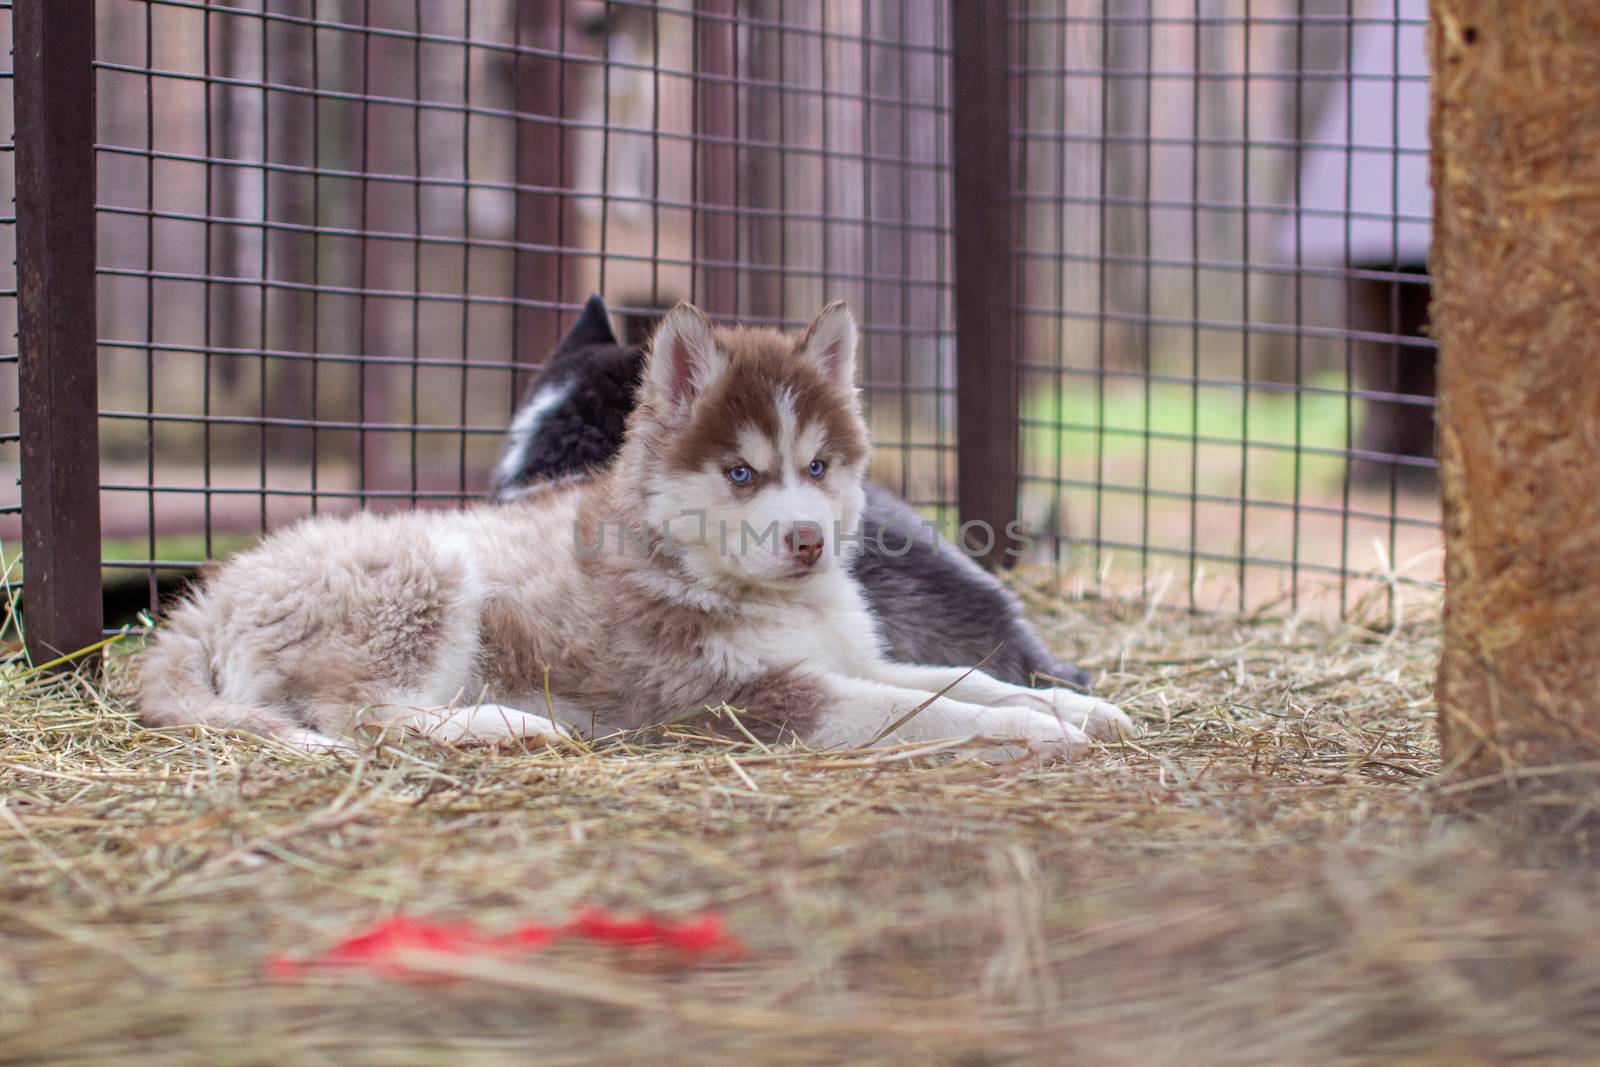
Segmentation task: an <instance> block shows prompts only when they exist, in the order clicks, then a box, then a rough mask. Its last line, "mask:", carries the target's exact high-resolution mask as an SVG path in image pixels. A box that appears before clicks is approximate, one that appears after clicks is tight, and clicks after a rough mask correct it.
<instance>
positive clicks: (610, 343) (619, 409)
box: [490, 295, 1089, 687]
mask: <svg viewBox="0 0 1600 1067" xmlns="http://www.w3.org/2000/svg"><path fill="white" fill-rule="evenodd" d="M643 374H644V351H643V349H641V348H638V347H632V346H627V345H623V344H620V343H619V342H618V340H617V337H616V334H614V333H613V332H612V330H611V319H610V313H609V312H608V311H607V309H606V305H605V301H604V300H602V299H601V298H600V297H599V296H598V295H596V296H591V297H590V298H589V302H588V303H587V304H585V305H584V308H583V313H582V314H581V315H579V316H578V321H577V322H575V323H574V324H573V326H572V329H570V330H569V331H568V332H567V335H566V336H565V337H564V338H562V340H561V343H560V344H559V345H557V346H556V349H555V351H554V352H552V353H551V354H550V358H549V359H548V360H547V361H546V362H545V364H544V366H543V368H541V369H540V371H539V373H538V375H536V376H535V377H534V380H533V382H532V384H531V385H530V386H529V388H528V396H527V399H526V400H525V401H524V402H523V404H522V407H521V408H519V409H518V411H517V413H516V415H515V416H514V417H513V418H512V420H511V429H510V432H509V433H508V434H507V435H506V443H505V447H504V449H503V450H502V451H501V455H500V462H499V463H498V464H497V465H496V467H495V473H494V484H493V487H492V488H491V490H490V499H492V500H496V501H500V502H506V501H513V500H519V499H522V498H524V497H526V496H527V495H529V494H530V493H537V492H540V491H542V490H543V489H544V488H545V487H548V486H550V485H552V484H560V483H561V482H564V481H567V480H570V479H574V478H582V477H587V476H589V475H591V474H593V473H594V472H596V471H601V470H604V469H606V468H607V467H609V466H610V465H611V463H612V462H613V461H614V460H615V459H616V457H617V453H618V452H619V451H620V450H621V448H622V435H623V429H624V427H625V425H626V422H627V417H628V412H630V411H632V410H633V406H634V400H635V393H636V390H637V388H638V384H639V381H640V379H641V378H642V376H643ZM865 489H866V504H865V506H864V507H863V508H862V512H861V533H862V536H863V540H862V545H861V550H860V552H859V553H857V554H856V555H855V556H854V557H853V558H852V559H851V561H850V566H851V569H852V572H853V573H854V574H855V577H856V580H857V581H859V582H860V583H861V591H862V593H863V594H865V596H866V598H867V605H868V607H870V608H871V609H872V611H873V613H874V614H875V615H877V617H878V629H879V632H880V633H882V635H883V640H884V647H885V650H886V651H887V652H888V654H889V656H890V658H891V659H896V660H899V661H900V662H902V663H938V664H943V665H947V666H966V665H970V664H973V663H979V662H981V663H982V664H983V670H984V672H985V673H986V674H992V675H994V676H995V677H996V678H1000V679H1003V680H1004V681H1008V682H1015V683H1016V684H1018V685H1051V684H1055V683H1060V682H1066V683H1069V684H1072V685H1075V686H1080V687H1087V686H1088V684H1089V676H1088V675H1087V674H1085V673H1084V672H1083V671H1082V670H1081V669H1080V668H1078V667H1076V666H1074V665H1073V664H1071V663H1067V662H1065V661H1063V660H1060V659H1058V658H1056V656H1054V655H1053V654H1052V653H1051V652H1050V650H1049V649H1048V648H1046V647H1045V644H1044V642H1043V641H1041V640H1040V639H1039V636H1038V635H1037V634H1036V633H1034V631H1033V627H1031V626H1029V625H1028V620H1027V618H1026V617H1025V616H1024V614H1023V610H1022V604H1021V603H1020V602H1019V601H1018V600H1017V597H1016V595H1015V594H1014V593H1012V592H1011V590H1009V589H1007V588H1006V587H1005V586H1004V585H1002V584H1000V582H999V581H998V580H997V579H996V578H995V577H994V576H993V575H992V574H990V573H989V572H988V571H986V570H984V569H983V568H982V567H980V566H978V565H977V564H976V563H975V562H973V561H972V560H971V559H970V558H968V557H967V556H965V555H963V554H962V553H961V552H960V551H959V550H958V549H957V548H956V547H955V545H953V544H951V543H950V542H949V541H947V540H945V538H943V537H941V536H940V535H939V533H938V531H937V530H935V529H932V528H929V527H928V526H926V525H925V524H924V523H923V520H922V516H920V515H918V514H917V513H916V512H915V511H913V510H912V509H911V508H910V507H908V506H907V505H906V503H905V502H904V501H902V500H900V499H899V498H897V497H896V496H895V495H894V494H893V493H891V492H890V491H889V490H888V489H885V488H884V487H883V486H881V485H878V484H877V483H875V482H871V481H868V482H867V483H865Z"/></svg>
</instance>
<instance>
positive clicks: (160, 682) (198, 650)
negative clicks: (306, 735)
mask: <svg viewBox="0 0 1600 1067" xmlns="http://www.w3.org/2000/svg"><path fill="white" fill-rule="evenodd" d="M207 615H208V613H207V611H206V610H205V603H204V600H203V594H197V595H196V597H195V598H194V599H193V600H187V601H184V602H183V603H182V604H181V605H179V606H178V607H177V608H176V609H175V610H174V611H172V613H171V614H170V615H168V616H167V618H166V619H165V620H164V621H163V622H162V624H161V628H160V629H159V630H157V631H156V635H155V637H154V638H153V639H152V640H151V642H150V645H149V647H148V648H146V649H145V652H144V655H143V656H142V658H141V662H140V664H139V697H138V700H139V715H140V717H141V718H143V719H144V721H145V723H146V724H147V725H150V726H189V725H197V724H198V725H203V726H214V727H217V728H219V729H236V730H249V731H250V732H252V733H257V734H262V735H264V736H278V735H282V734H284V733H286V732H287V731H289V730H291V729H293V728H294V727H295V725H296V723H295V722H293V721H292V720H291V719H290V718H289V717H288V716H287V715H285V714H284V713H283V712H281V711H279V710H277V709H274V708H271V707H265V706H261V705H252V704H247V703H242V702H239V701H235V700H230V699H228V698H227V697H224V696H223V695H222V694H221V693H220V692H218V690H217V682H216V670H215V667H214V665H213V657H212V649H211V642H210V639H209V638H210V633H211V627H210V625H209V622H208V619H207Z"/></svg>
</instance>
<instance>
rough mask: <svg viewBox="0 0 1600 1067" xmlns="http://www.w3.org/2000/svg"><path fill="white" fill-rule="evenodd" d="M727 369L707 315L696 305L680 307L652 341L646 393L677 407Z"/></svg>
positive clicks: (663, 324) (647, 361)
mask: <svg viewBox="0 0 1600 1067" xmlns="http://www.w3.org/2000/svg"><path fill="white" fill-rule="evenodd" d="M727 367H728V360H727V357H726V356H724V355H723V354H722V353H721V352H720V351H719V350H718V349H717V342H716V338H715V337H713V336H712V333H711V321H710V320H709V319H707V318H706V315H705V312H703V311H701V310H700V309H699V308H697V307H695V306H694V305H693V304H679V305H678V306H677V307H675V308H673V309H672V310H671V311H669V312H667V315H666V317H665V318H663V319H662V320H661V325H660V326H658V327H656V333H655V337H653V338H651V340H650V355H649V357H648V358H647V360H646V362H645V371H644V383H645V390H646V393H647V394H649V395H654V396H658V397H661V398H662V399H664V400H666V401H667V402H668V403H669V404H671V405H673V406H674V407H676V406H678V405H681V404H686V403H689V402H691V401H693V400H694V398H695V397H697V396H699V395H700V394H701V393H702V392H704V391H705V389H706V387H707V386H709V385H710V384H711V383H712V382H714V381H716V380H717V378H718V377H720V376H721V375H722V372H723V371H724V370H726V369H727Z"/></svg>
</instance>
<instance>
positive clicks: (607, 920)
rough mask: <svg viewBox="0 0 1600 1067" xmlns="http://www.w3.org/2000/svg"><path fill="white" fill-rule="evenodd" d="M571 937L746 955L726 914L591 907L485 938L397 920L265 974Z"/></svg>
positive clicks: (493, 950)
mask: <svg viewBox="0 0 1600 1067" xmlns="http://www.w3.org/2000/svg"><path fill="white" fill-rule="evenodd" d="M571 939H579V940H584V941H593V942H597V943H600V944H607V945H615V946H620V947H624V948H645V949H658V950H659V949H666V950H671V951H675V952H677V953H678V954H679V955H680V956H682V957H685V958H696V957H703V956H713V955H721V956H724V957H731V956H738V955H740V954H741V953H742V952H743V951H744V946H743V945H742V944H741V943H740V941H739V939H738V938H736V937H734V936H733V935H732V934H730V933H728V931H727V928H726V926H725V924H724V923H723V921H722V917H721V916H720V915H715V914H707V915H702V916H701V917H699V918H697V919H691V920H688V921H686V922H681V923H680V922H670V921H667V920H663V919H657V918H653V917H649V916H637V917H633V916H619V915H615V914H613V913H611V912H608V911H606V910H605V909H603V908H593V907H589V908H583V909H581V910H580V911H579V912H578V913H577V914H576V915H574V916H573V917H572V919H571V920H570V921H568V922H566V923H563V924H561V925H559V926H547V925H544V924H542V923H525V924H523V925H522V926H519V927H517V928H516V929H515V930H512V931H511V932H510V933H506V934H486V933H484V932H483V931H481V930H480V929H478V927H477V926H476V925H474V924H473V923H471V922H468V921H461V922H433V921H431V920H428V919H418V918H415V917H413V916H410V915H392V916H390V917H388V918H386V919H380V920H378V921H377V922H375V923H373V924H372V925H371V926H369V927H367V928H366V929H365V930H363V931H361V932H360V933H356V934H352V935H350V936H349V937H346V938H345V939H344V940H342V941H339V942H337V943H335V944H334V945H332V946H331V947H329V948H327V949H324V950H323V951H322V952H320V953H317V954H316V955H313V956H307V957H303V958H298V959H296V958H291V957H288V956H283V955H274V956H270V957H268V959H267V972H268V973H269V974H271V975H272V976H273V977H275V978H298V977H300V976H301V975H303V974H305V973H307V972H308V971H321V970H337V969H341V968H349V967H357V968H365V969H366V970H369V971H372V972H373V973H374V974H379V975H383V976H386V977H409V976H425V974H426V971H425V970H419V969H418V968H416V967H414V966H408V965H407V964H406V963H404V962H402V959H403V957H404V956H405V954H406V953H410V952H435V953H441V954H444V955H452V956H507V955H511V954H513V953H517V952H527V951H537V950H539V949H542V948H545V947H547V946H549V945H553V944H555V943H557V942H559V941H566V940H571Z"/></svg>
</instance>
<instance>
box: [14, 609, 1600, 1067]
mask: <svg viewBox="0 0 1600 1067" xmlns="http://www.w3.org/2000/svg"><path fill="white" fill-rule="evenodd" d="M1033 598H1034V599H1035V600H1042V599H1043V598H1042V596H1041V595H1040V594H1037V593H1035V594H1034V595H1033ZM1412 614H1413V615H1414V616H1418V617H1417V618H1416V619H1415V621H1411V622H1407V623H1405V624H1404V625H1403V626H1402V627H1401V628H1400V629H1399V630H1397V631H1394V632H1389V633H1379V632H1372V631H1365V630H1361V629H1358V628H1353V627H1338V628H1335V627H1328V626H1323V625H1318V624H1312V623H1309V622H1307V623H1300V624H1295V623H1292V622H1284V621H1282V620H1277V621H1240V620H1234V619H1219V618H1192V617H1182V616H1178V617H1172V616H1164V615H1154V616H1147V615H1146V614H1145V613H1144V612H1142V611H1137V610H1134V609H1131V608H1122V607H1118V606H1117V605H1115V604H1110V603H1085V604H1081V605H1074V606H1072V608H1071V614H1070V618H1068V619H1063V620H1046V621H1045V623H1044V627H1045V630H1046V632H1047V634H1049V635H1050V637H1051V638H1052V639H1053V640H1054V641H1055V642H1056V643H1057V645H1058V646H1059V647H1060V648H1061V649H1062V650H1063V651H1066V652H1070V653H1072V654H1075V655H1079V656H1081V657H1082V659H1083V661H1084V662H1085V663H1087V664H1088V665H1090V666H1091V667H1093V668H1094V669H1095V671H1096V672H1097V673H1098V675H1099V684H1100V685H1101V687H1102V688H1103V689H1104V690H1105V691H1106V692H1108V693H1109V694H1111V695H1113V696H1114V697H1115V698H1117V699H1119V700H1121V701H1123V702H1124V704H1125V706H1127V707H1129V708H1130V710H1134V711H1136V712H1137V713H1138V714H1139V715H1140V716H1141V717H1142V718H1143V719H1144V721H1145V722H1146V723H1147V724H1148V725H1149V726H1150V727H1151V732H1150V734H1149V736H1147V737H1146V738H1144V739H1143V740H1141V741H1140V742H1139V743H1138V744H1137V745H1130V746H1125V747H1122V748H1118V749H1114V750H1105V751H1100V752H1097V753H1095V754H1093V755H1091V756H1090V757H1088V758H1086V759H1085V760H1083V761H1081V762H1080V763H1078V764H1076V765H1071V766H1059V767H1050V768H1044V769H1023V770H1010V771H999V772H997V771H994V770H991V769H988V768H986V767H983V766H981V765H978V764H975V763H972V762H970V761H963V760H961V759H960V758H959V757H956V756H952V755H949V754H945V755H940V756H933V757H920V758H904V757H903V755H902V754H897V753H893V752H870V753H850V754H827V755H820V754H813V753H805V752H794V751H784V752H776V753H768V752H764V751H761V750H759V749H758V748H755V747H753V746H750V745H734V744H727V743H713V742H708V741H704V740H695V739H681V740H679V741H677V742H676V743H669V744H662V745H656V746H644V745H641V744H637V743H628V742H625V741H620V740H613V741H608V742H602V743H599V744H597V745H596V746H595V747H594V750H593V751H592V752H589V753H577V752H561V753H556V752H550V751H538V752H530V753H488V752H472V751H452V750H446V749H442V748H439V747H436V746H432V745H430V744H428V743H425V742H422V741H407V742H405V743H403V744H399V745H392V746H389V747H387V748H385V749H384V750H383V751H381V752H379V753H377V754H375V755H373V756H372V757H371V758H370V759H365V760H362V761H360V762H357V763H353V764H352V763H339V762H337V761H330V760H326V759H316V758H311V757H306V756H302V755H298V754H296V753H294V752H291V751H288V750H286V749H283V748H280V747H277V746H274V745H270V744H263V743H259V742H255V741H252V740H248V739H245V738H241V737H230V736H220V735H213V736H204V737H190V736H185V735H177V734H159V733H152V732H146V731H143V730H141V729H140V728H139V727H138V726H137V725H136V723H135V722H134V721H133V719H132V717H131V715H130V713H129V711H128V709H127V707H126V705H125V704H123V703H122V702H120V701H119V700H118V699H116V698H115V697H114V696H111V695H108V694H109V693H111V692H114V691H115V690H116V688H117V686H118V685H119V684H121V683H122V682H123V680H124V679H125V674H126V668H127V661H126V657H114V658H113V661H112V665H111V668H110V678H109V679H106V678H99V679H95V680H86V679H81V678H80V679H70V680H65V681H48V680H45V679H44V678H42V677H40V676H34V677H28V678H14V679H13V681H12V682H11V683H10V685H9V691H8V695H7V700H6V714H5V717H4V719H3V723H0V729H3V731H4V734H3V738H0V781H3V782H4V799H3V801H0V869H3V877H0V1063H8V1064H9V1063H24V1062H26V1063H37V1062H48V1063H106V1062H116V1063H118V1064H131V1065H144V1064H150V1065H154V1064H163V1065H166V1064H224V1063H226V1064H290V1063H294V1064H321V1063H330V1064H331V1063H360V1064H401V1063H407V1064H409V1063H437V1064H450V1065H472V1064H509V1063H529V1062H534V1061H536V1060H537V1061H538V1062H541V1063H577V1062H651V1063H707V1062H745V1063H817V1062H840V1063H846V1062H847V1063H907V1064H910V1063H917V1064H922V1063H936V1062H948V1063H962V1064H980V1063H1004V1062H1073V1061H1076V1062H1111V1063H1129V1064H1132V1063H1140V1064H1145V1063H1179V1062H1182V1063H1218V1064H1221V1063H1252V1062H1253V1063H1267V1062H1329V1061H1339V1060H1344V1061H1361V1060H1368V1061H1376V1060H1382V1061H1384V1062H1397V1061H1398V1062H1472V1061H1477V1062H1503V1061H1505V1060H1507V1059H1510V1058H1513V1057H1519V1056H1526V1057H1538V1058H1543V1059H1547V1060H1560V1059H1563V1058H1578V1057H1579V1055H1580V1054H1581V1053H1583V1052H1584V1051H1585V1050H1592V1048H1594V1047H1596V1046H1594V1044H1593V1042H1595V1041H1597V1040H1600V1021H1597V1013H1595V1012H1594V1010H1593V1006H1594V1004H1595V1003H1597V1002H1600V1001H1597V997H1600V917H1597V915H1596V912H1595V909H1594V907H1593V900H1594V899H1595V898H1594V891H1595V889H1596V886H1595V879H1594V877H1593V876H1592V875H1591V874H1589V873H1588V872H1586V871H1579V870H1574V869H1571V868H1567V869H1560V868H1553V867H1541V866H1536V865H1534V864H1532V863H1531V862H1518V861H1514V860H1512V859H1510V858H1508V857H1510V856H1511V855H1512V853H1511V852H1510V851H1508V850H1507V849H1506V848H1504V847H1503V846H1504V842H1503V841H1502V840H1500V839H1498V838H1497V837H1496V836H1495V835H1494V833H1493V832H1491V831H1489V830H1486V829H1482V828H1477V827H1474V826H1471V825H1466V824H1463V823H1460V822H1451V821H1447V820H1444V819H1442V818H1437V817H1434V816H1431V815H1430V814H1429V812H1430V810H1431V806H1430V801H1429V798H1428V790H1427V785H1428V782H1429V779H1430V778H1431V777H1432V776H1433V775H1434V774H1435V773H1436V771H1437V770H1438V760H1437V756H1436V747H1435V741H1434V733H1433V723H1432V718H1431V710H1430V708H1429V705H1428V699H1429V688H1430V684H1431V676H1432V671H1433V666H1434V663H1435V657H1436V654H1437V630H1438V627H1437V621H1436V618H1437V617H1436V612H1433V611H1431V610H1430V611H1424V612H1421V613H1417V612H1413V613H1412ZM582 903H597V904H605V905H610V906H614V907H618V908H622V909H646V908H647V909H653V910H656V911H659V912H661V913H664V914H666V915H674V916H676V915H687V914H691V913H696V912H699V911H701V910H703V909H717V910H720V911H722V912H723V913H724V914H725V915H726V916H727V919H728V921H729V923H730V925H731V927H732V928H733V930H734V931H736V932H737V934H738V935H739V936H740V937H741V938H743V939H744V940H745V941H746V942H747V943H748V946H749V954H748V956H747V957H746V958H745V959H743V960H739V961H731V962H721V963H714V964H710V965H706V966H697V967H692V968H688V969H683V968H678V967H674V966H672V965H671V961H668V960H658V959H645V960H641V959H639V958H638V957H637V956H636V955H632V954H619V953H617V952H615V951H613V950H606V949H599V948H597V947H596V946H593V945H584V944H576V943H575V944H569V945H563V946H560V947H558V948H556V949H553V950H550V951H548V952H546V953H543V954H539V955H534V956H528V957H526V958H520V959H515V960H500V961H482V962H477V961H470V962H462V961H460V960H457V961H454V962H452V961H449V960H442V961H433V962H430V961H422V962H421V963H420V964H419V965H420V966H433V967H436V969H438V970H440V971H441V973H444V972H455V977H456V978H457V980H455V981H450V982H441V983H434V984H426V985H420V984H407V983H401V982H393V981H385V980H382V979H379V978H375V977H371V976H366V975H362V974H340V975H327V976H315V977H311V978H308V979H306V980H304V981H300V982H272V981H270V980H268V979H267V978H266V976H265V974H264V970H263V960H264V959H265V958H266V957H267V955H268V954H269V953H272V952H281V951H289V952H301V951H306V952H309V951H311V950H313V949H316V948H320V947H323V946H326V945H327V944H329V943H330V942H332V941H333V940H335V939H336V938H338V937H339V936H341V935H342V934H345V933H347V932H350V931H352V930H354V929H355V928H357V927H359V926H361V925H363V924H364V923H366V922H368V921H370V920H372V919H374V918H376V917H378V916H381V915H384V914H387V913H389V912H391V911H393V910H395V909H404V910H405V911H407V912H410V913H416V914H421V915H427V916H434V917H441V918H452V917H472V918H475V919H476V920H478V921H479V922H481V923H483V924H485V925H487V926H489V927H491V928H505V927H509V926H511V925H514V924H515V923H518V922H521V921H524V920H528V919H542V920H559V919H561V918H564V917H565V916H566V915H567V914H568V913H569V912H570V910H571V909H572V907H573V906H575V905H578V904H582Z"/></svg>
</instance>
